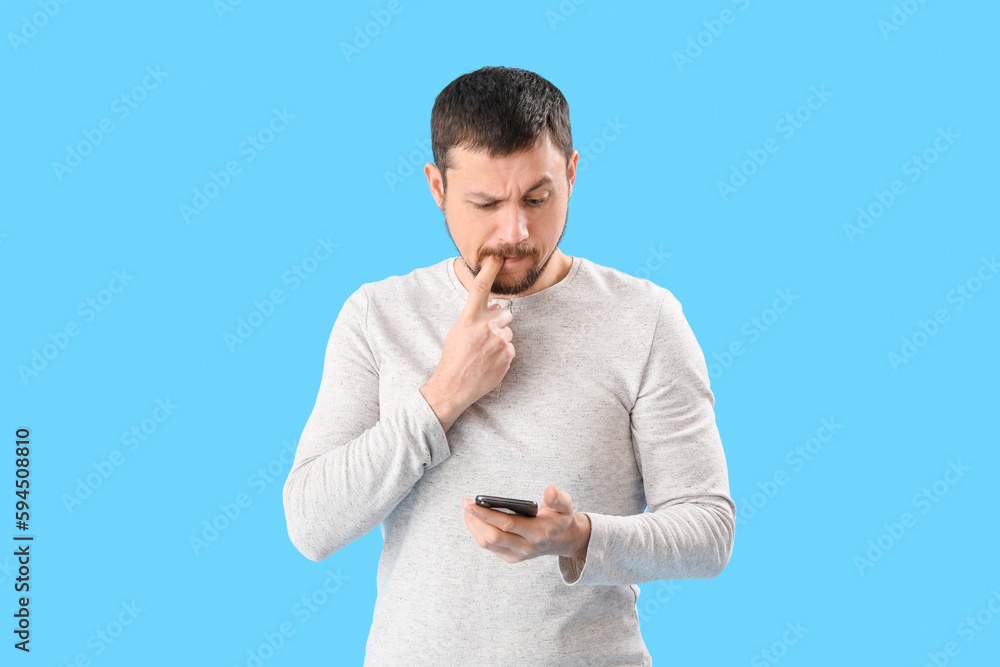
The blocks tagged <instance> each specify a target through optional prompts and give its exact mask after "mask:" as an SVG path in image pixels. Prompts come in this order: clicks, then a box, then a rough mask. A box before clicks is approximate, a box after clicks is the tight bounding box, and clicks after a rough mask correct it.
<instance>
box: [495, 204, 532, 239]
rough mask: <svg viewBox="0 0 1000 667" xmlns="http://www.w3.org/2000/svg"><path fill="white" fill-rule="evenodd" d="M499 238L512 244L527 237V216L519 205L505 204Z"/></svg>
mask: <svg viewBox="0 0 1000 667" xmlns="http://www.w3.org/2000/svg"><path fill="white" fill-rule="evenodd" d="M500 238H501V240H503V242H504V243H509V244H510V245H514V244H517V243H520V242H521V241H524V240H525V239H527V238H528V216H527V215H526V214H525V211H524V208H523V207H521V206H519V205H513V206H507V207H506V208H505V210H504V212H503V218H502V219H501V221H500Z"/></svg>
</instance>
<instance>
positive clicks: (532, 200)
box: [527, 199, 548, 206]
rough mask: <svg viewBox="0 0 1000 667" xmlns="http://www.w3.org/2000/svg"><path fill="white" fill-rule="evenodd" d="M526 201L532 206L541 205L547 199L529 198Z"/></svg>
mask: <svg viewBox="0 0 1000 667" xmlns="http://www.w3.org/2000/svg"><path fill="white" fill-rule="evenodd" d="M527 201H528V203H529V204H531V205H532V206H541V205H542V204H544V203H545V202H547V201H548V199H529V200H527Z"/></svg>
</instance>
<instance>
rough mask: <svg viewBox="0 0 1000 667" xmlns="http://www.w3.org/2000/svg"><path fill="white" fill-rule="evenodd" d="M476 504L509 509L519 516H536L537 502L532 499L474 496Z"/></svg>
mask: <svg viewBox="0 0 1000 667" xmlns="http://www.w3.org/2000/svg"><path fill="white" fill-rule="evenodd" d="M476 504H477V505H479V506H480V507H488V508H489V509H494V510H509V511H511V512H513V513H514V514H520V515H521V516H537V515H538V503H536V502H535V501H534V500H518V499H517V498H500V497H498V496H476Z"/></svg>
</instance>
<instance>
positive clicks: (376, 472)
mask: <svg viewBox="0 0 1000 667" xmlns="http://www.w3.org/2000/svg"><path fill="white" fill-rule="evenodd" d="M329 437H330V433H329V432H328V429H325V428H324V427H323V425H322V424H321V422H319V421H313V419H312V418H311V419H310V422H309V423H308V424H307V425H306V429H305V431H304V432H303V434H302V438H301V439H300V441H299V452H300V453H299V454H297V455H296V461H295V462H294V464H293V467H292V470H291V472H290V473H289V475H288V479H287V480H286V482H285V486H284V491H283V502H284V508H285V518H286V521H287V524H288V535H289V537H290V538H291V540H292V543H293V544H294V545H295V547H296V548H297V549H298V550H299V551H300V552H301V553H302V554H303V555H305V556H306V557H307V558H309V559H311V560H316V561H318V560H322V559H324V558H327V557H328V556H330V555H331V554H332V553H334V552H336V551H338V550H339V549H341V548H342V547H344V546H346V545H347V544H349V543H350V542H352V541H354V540H356V539H358V538H359V537H361V536H363V535H365V534H366V533H367V532H368V531H370V530H371V529H372V528H374V527H375V526H377V525H379V524H380V523H381V522H382V521H383V520H384V519H385V518H386V517H387V516H388V515H389V514H390V513H391V512H392V510H393V509H394V508H395V507H396V505H397V504H398V503H399V501H400V500H402V499H403V498H404V497H405V496H406V494H408V493H409V492H410V490H411V489H412V488H413V485H414V484H416V483H417V481H418V480H419V479H420V478H421V477H422V475H423V473H424V471H425V470H426V469H428V468H430V467H433V466H434V465H437V464H438V463H440V462H441V461H442V460H444V459H445V458H447V457H448V455H449V450H448V443H447V440H446V439H445V437H444V432H443V431H442V430H441V424H440V423H439V422H438V420H437V417H436V416H435V415H434V413H433V412H432V410H431V408H430V407H429V406H428V404H427V402H426V401H425V400H424V398H423V396H422V395H421V394H420V393H419V392H418V391H417V390H416V389H414V391H413V392H412V393H410V394H408V395H407V397H406V399H405V400H404V401H403V402H402V403H401V404H400V405H399V406H397V408H396V409H395V410H394V411H393V412H391V413H387V414H383V415H382V416H381V418H380V419H379V420H378V421H377V422H376V423H375V424H374V425H373V426H372V427H371V428H369V429H367V430H365V431H364V432H363V433H361V434H360V435H358V436H357V437H355V438H353V439H352V440H350V441H348V442H345V443H343V444H336V445H334V446H332V447H330V446H329V444H328V443H327V442H325V440H326V439H327V438H329ZM317 451H322V453H321V454H313V453H312V452H317Z"/></svg>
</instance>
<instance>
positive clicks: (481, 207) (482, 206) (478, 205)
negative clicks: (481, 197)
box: [472, 201, 496, 211]
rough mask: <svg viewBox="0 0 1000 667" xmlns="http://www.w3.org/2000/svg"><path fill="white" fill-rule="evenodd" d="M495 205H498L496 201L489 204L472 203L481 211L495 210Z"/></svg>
mask: <svg viewBox="0 0 1000 667" xmlns="http://www.w3.org/2000/svg"><path fill="white" fill-rule="evenodd" d="M494 204H496V202H495V201H491V202H490V203H489V204H477V203H476V202H472V205H473V206H475V207H476V208H478V209H479V210H481V211H482V210H486V209H489V208H493V205H494Z"/></svg>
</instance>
